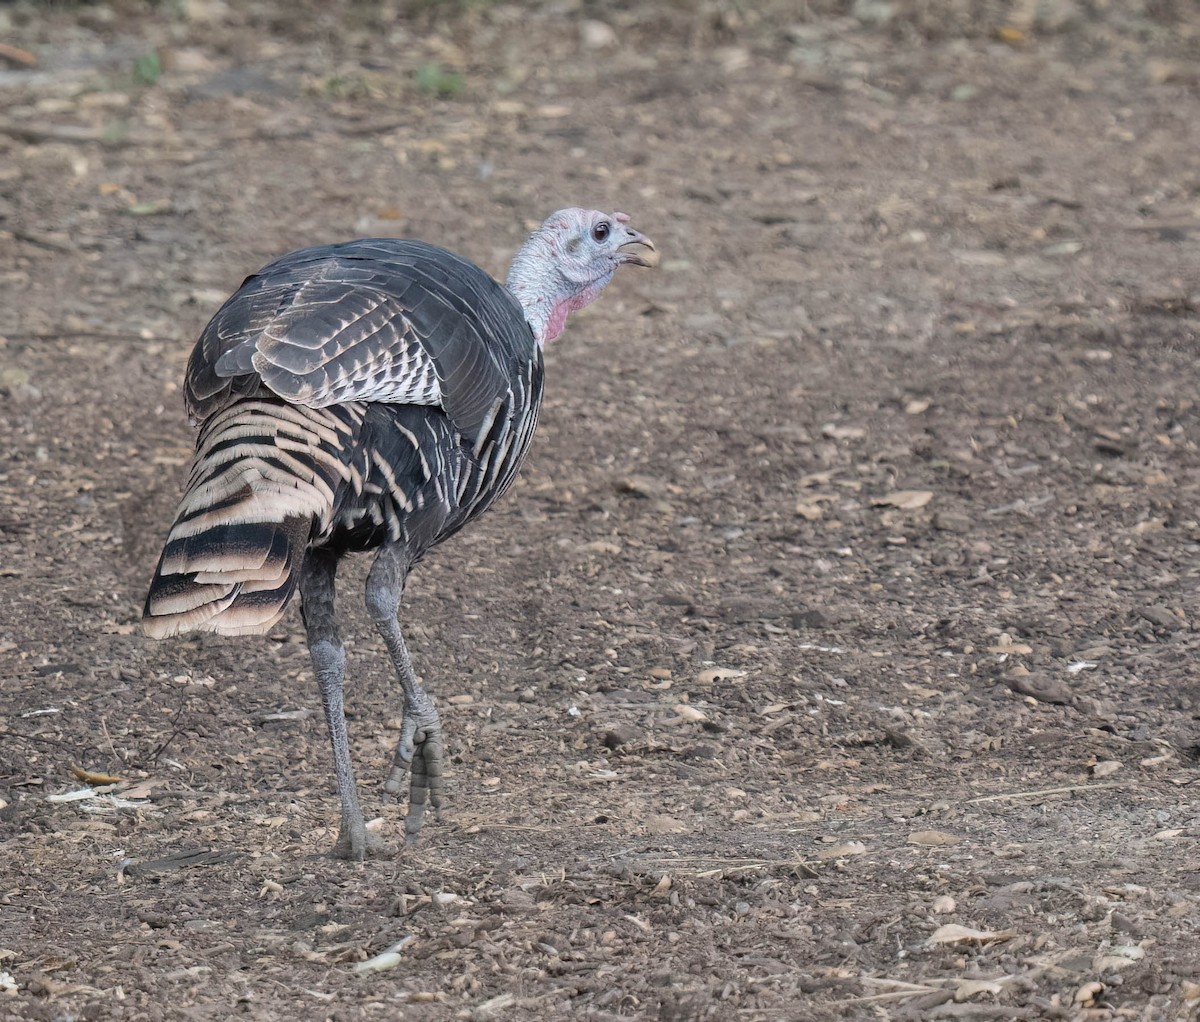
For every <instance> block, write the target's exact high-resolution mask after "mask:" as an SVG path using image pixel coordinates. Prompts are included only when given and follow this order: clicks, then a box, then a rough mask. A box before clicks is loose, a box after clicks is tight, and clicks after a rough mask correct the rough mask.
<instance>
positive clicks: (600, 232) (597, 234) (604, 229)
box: [592, 220, 611, 241]
mask: <svg viewBox="0 0 1200 1022" xmlns="http://www.w3.org/2000/svg"><path fill="white" fill-rule="evenodd" d="M610 230H611V228H610V227H609V226H608V221H607V220H601V221H600V222H599V223H598V224H596V226H595V227H593V228H592V237H593V238H595V239H596V240H597V241H603V240H604V239H605V238H607V237H608V232H609V231H610Z"/></svg>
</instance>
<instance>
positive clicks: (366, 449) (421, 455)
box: [142, 208, 656, 859]
mask: <svg viewBox="0 0 1200 1022" xmlns="http://www.w3.org/2000/svg"><path fill="white" fill-rule="evenodd" d="M655 254H656V253H655V249H654V245H653V243H652V242H651V241H650V240H649V239H648V238H646V237H645V236H644V235H642V234H641V233H640V232H638V231H636V230H634V229H633V228H632V227H631V226H629V217H628V216H627V215H626V214H624V213H602V212H600V211H599V210H585V209H579V208H569V209H562V210H559V211H557V212H556V213H553V214H551V215H550V217H548V218H547V219H546V220H545V221H544V222H543V223H542V225H541V226H540V227H539V228H538V229H537V230H536V231H534V232H533V233H532V234H530V236H529V237H528V239H527V240H526V241H525V243H524V244H523V245H522V246H521V249H520V250H519V251H518V252H517V255H516V257H515V258H514V260H513V264H512V267H511V269H510V271H509V275H508V281H507V284H506V285H505V286H501V285H500V284H499V283H497V282H496V281H494V280H493V279H492V278H491V277H490V276H488V274H486V273H485V272H484V271H483V270H481V269H479V268H478V267H477V266H475V265H474V264H472V263H470V262H468V261H467V260H465V259H462V258H461V257H459V256H456V255H453V254H452V253H450V252H447V251H446V250H445V249H441V248H437V247H436V246H433V245H428V244H425V243H423V242H417V241H402V240H396V239H375V240H365V241H351V242H346V243H344V244H340V245H327V246H322V247H318V248H308V249H303V250H301V251H298V252H293V253H291V254H290V255H286V256H284V257H283V258H281V259H278V260H276V261H275V262H273V263H271V264H269V265H268V266H266V267H264V268H263V269H262V270H260V271H259V272H258V273H256V274H254V275H252V276H250V277H248V278H247V279H246V280H245V282H244V283H243V284H242V286H241V287H240V288H239V289H238V291H237V292H236V293H235V294H234V295H233V297H231V298H230V299H229V300H228V301H227V302H226V303H225V304H224V305H223V306H222V307H221V308H220V310H218V312H217V314H216V315H215V316H213V318H212V320H211V321H210V322H209V324H208V326H206V327H205V329H204V332H203V333H202V334H201V335H200V339H199V341H198V342H197V343H196V347H195V349H194V350H193V352H192V356H191V359H190V361H189V362H188V367H187V373H186V377H185V381H184V396H185V398H186V401H187V408H188V412H189V414H190V415H191V418H192V420H193V422H194V423H195V424H196V425H197V426H198V427H199V435H198V438H197V442H196V453H195V455H194V457H193V459H192V468H191V472H190V474H189V476H188V480H187V484H186V487H185V490H184V495H183V499H182V500H181V501H180V504H179V507H178V509H177V511H176V515H175V521H174V524H173V525H172V526H171V529H170V532H169V533H168V534H167V539H166V543H165V544H164V547H163V552H162V556H161V557H160V558H159V562H158V567H157V569H156V571H155V573H154V577H153V579H152V580H151V582H150V590H149V594H148V596H147V597H146V605H145V609H144V611H143V617H142V623H143V629H144V630H145V631H146V632H147V633H148V634H149V635H152V636H155V637H157V638H165V637H167V636H170V635H175V634H178V633H180V632H188V631H194V630H203V631H210V632H219V633H221V634H225V635H240V634H255V633H262V632H265V631H267V630H268V629H270V628H271V627H272V625H274V624H275V623H276V622H277V621H278V620H279V619H280V617H281V616H282V615H283V613H284V612H285V610H286V608H287V605H288V602H289V601H290V600H291V598H292V597H293V595H296V594H299V597H300V609H301V615H302V617H303V620H304V627H305V633H306V636H307V639H308V648H309V654H310V656H311V658H312V664H313V671H314V674H315V675H316V680H317V685H318V687H319V689H320V692H321V701H322V704H323V707H324V710H325V721H326V724H327V726H328V728H329V737H330V743H331V745H332V747H333V761H334V771H335V774H336V780H337V789H338V795H339V798H340V801H341V809H342V821H341V828H340V830H339V833H338V838H337V841H336V843H335V845H334V849H333V854H335V855H338V856H342V857H345V858H351V859H361V858H363V857H364V855H365V854H366V853H367V851H368V848H369V846H370V845H371V842H370V840H369V835H368V833H367V830H366V825H365V822H364V818H363V813H362V809H361V806H360V804H359V799H358V789H357V786H356V783H355V779H354V769H353V765H352V763H351V757H350V743H349V737H348V733H347V728H346V715H345V706H344V697H343V688H344V683H345V674H346V651H345V647H344V645H343V643H342V640H341V637H340V635H339V631H338V625H337V615H336V612H335V588H336V585H335V583H336V575H337V568H338V562H339V560H340V559H341V558H342V557H343V556H344V555H345V554H346V553H348V552H351V551H359V550H376V551H377V552H376V554H375V560H374V563H373V564H372V566H371V570H370V572H369V574H368V576H367V586H366V606H367V612H368V614H369V615H370V617H371V620H372V622H373V624H374V625H375V627H376V629H377V630H378V632H379V634H380V636H381V637H382V639H383V642H384V645H385V646H386V647H387V650H388V654H389V656H390V657H391V660H392V664H393V666H394V667H395V669H396V678H397V681H398V682H399V687H400V689H401V690H402V692H403V697H404V716H403V723H402V725H401V728H400V740H399V742H398V743H397V745H396V752H395V755H394V757H393V762H392V767H391V772H390V773H389V775H388V777H387V780H386V781H385V783H384V792H385V794H386V795H395V794H398V793H399V792H400V791H401V790H402V787H403V784H404V782H405V781H406V780H407V781H408V782H409V805H408V813H407V815H406V817H405V837H406V840H408V841H410V842H411V841H413V840H415V839H416V836H417V834H418V832H419V831H420V829H421V824H422V820H423V818H424V813H425V808H426V804H427V803H428V804H429V805H430V806H432V807H433V808H434V809H435V810H436V809H438V808H440V806H441V801H442V788H443V782H442V770H443V764H444V762H445V743H444V741H443V738H442V734H443V732H442V724H441V720H440V718H439V716H438V713H437V708H436V706H435V704H434V701H433V699H432V698H431V697H430V696H429V694H428V693H427V692H426V690H425V688H424V687H423V686H422V685H421V684H420V682H419V681H418V680H417V676H416V673H415V672H414V670H413V665H412V659H411V657H410V656H409V653H408V648H407V646H406V644H405V642H404V637H403V634H402V632H401V629H400V624H399V621H398V612H399V609H400V601H401V596H402V594H403V591H404V584H405V580H406V579H407V577H408V573H409V571H410V570H411V569H412V567H413V565H415V564H416V563H417V562H418V561H420V560H421V558H422V557H423V556H424V555H425V554H426V553H427V552H428V551H429V549H430V548H431V547H433V546H436V545H437V544H438V543H441V542H442V541H443V540H445V539H446V538H447V537H449V536H451V535H453V534H454V533H455V532H457V531H458V530H459V529H461V528H462V527H463V526H464V525H466V524H467V523H468V522H469V521H471V519H473V518H474V517H476V516H477V515H479V514H480V513H481V512H483V511H484V510H486V509H487V508H488V507H490V506H491V504H492V503H493V502H494V501H495V500H496V499H497V498H498V497H499V496H500V495H501V494H503V493H504V491H505V490H507V489H508V487H509V486H510V485H511V484H512V482H513V479H514V478H515V477H516V474H517V470H518V469H519V468H520V466H521V462H522V461H523V460H524V458H525V454H526V452H527V451H528V449H529V443H530V440H531V439H532V437H533V431H534V427H535V426H536V424H537V418H538V411H539V409H540V407H541V401H542V377H543V370H542V345H543V344H544V343H545V342H546V341H547V340H552V339H553V338H555V337H557V336H558V335H559V334H560V333H561V332H562V329H563V324H564V323H565V321H566V317H567V314H568V313H569V312H572V311H575V310H578V309H581V308H583V307H584V306H585V305H587V304H589V303H590V302H591V301H592V300H593V299H594V298H595V297H596V296H597V295H598V294H599V293H600V291H601V290H602V289H603V288H604V287H605V286H606V285H607V284H608V282H609V281H610V280H611V279H612V276H613V274H614V273H615V272H616V269H617V267H619V266H620V265H622V264H625V263H631V264H633V265H636V266H651V265H653V263H654V259H655Z"/></svg>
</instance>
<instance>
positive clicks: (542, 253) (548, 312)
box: [505, 231, 615, 347]
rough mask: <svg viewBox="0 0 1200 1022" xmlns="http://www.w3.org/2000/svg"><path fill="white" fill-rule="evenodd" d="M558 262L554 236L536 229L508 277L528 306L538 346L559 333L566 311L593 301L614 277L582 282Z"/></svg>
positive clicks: (514, 291) (518, 297) (510, 287)
mask: <svg viewBox="0 0 1200 1022" xmlns="http://www.w3.org/2000/svg"><path fill="white" fill-rule="evenodd" d="M558 263H559V256H558V253H557V252H556V250H555V244H554V242H553V240H551V239H550V238H548V237H547V236H546V235H545V233H544V232H542V231H534V232H533V234H531V235H530V236H529V240H528V241H526V242H525V244H524V245H522V246H521V250H520V251H519V252H518V253H517V257H516V258H515V259H514V260H513V264H512V269H510V270H509V271H508V279H507V280H506V281H505V286H506V287H507V288H508V290H509V291H510V292H511V293H512V295H513V297H514V298H516V300H517V301H518V302H520V303H521V308H522V309H524V310H525V319H526V321H528V323H529V326H530V328H531V329H532V330H533V336H534V337H535V338H537V342H538V346H539V347H544V346H545V344H546V342H547V341H553V340H554V339H555V338H556V337H558V336H559V335H560V334H561V333H562V332H563V327H564V326H565V325H566V322H567V314H568V313H571V312H575V311H576V310H578V309H582V308H583V307H584V306H585V305H588V304H589V303H590V302H592V301H593V300H594V299H595V297H596V296H597V295H598V294H599V293H600V292H601V291H602V290H604V285H605V284H607V283H608V282H609V281H610V280H612V278H613V273H612V272H611V271H610V272H609V273H608V275H607V276H605V277H602V278H600V279H599V280H594V281H588V282H587V283H583V284H580V283H578V282H576V281H572V280H568V279H567V278H566V277H565V276H563V274H562V272H561V270H560V269H559V265H558ZM614 270H615V267H614Z"/></svg>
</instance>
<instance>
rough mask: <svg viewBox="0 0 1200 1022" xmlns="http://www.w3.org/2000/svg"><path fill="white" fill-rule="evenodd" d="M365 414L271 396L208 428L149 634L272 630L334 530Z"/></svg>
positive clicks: (158, 574)
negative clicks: (303, 568) (313, 549)
mask: <svg viewBox="0 0 1200 1022" xmlns="http://www.w3.org/2000/svg"><path fill="white" fill-rule="evenodd" d="M362 414H363V408H362V406H361V405H339V406H337V407H336V408H327V409H312V408H300V407H297V406H295V405H289V404H286V403H284V402H282V401H280V400H279V399H277V398H274V397H272V396H261V397H255V398H250V399H246V400H243V401H239V402H235V403H234V404H232V405H230V406H229V407H228V408H226V409H223V410H222V411H221V412H219V413H217V414H216V415H214V416H213V417H212V419H210V420H209V421H208V422H207V423H206V424H205V427H204V430H203V432H202V433H201V434H200V437H199V441H198V443H197V446H196V455H195V457H194V459H193V461H192V469H191V473H190V475H189V477H188V482H187V486H186V489H185V491H184V496H183V499H182V500H181V501H180V504H179V508H178V510H177V511H176V514H175V523H174V525H172V527H171V531H170V532H169V533H168V535H167V540H166V543H165V545H164V547H163V552H162V556H161V557H160V559H159V562H158V568H157V569H156V570H155V573H154V578H153V580H152V581H151V583H150V591H149V594H148V595H147V597H146V606H145V609H144V611H143V617H142V628H143V630H144V631H145V632H146V633H147V634H148V635H151V636H154V637H155V638H164V637H166V636H169V635H176V634H178V633H180V632H188V631H209V632H219V633H221V634H222V635H253V634H261V633H263V632H266V631H268V630H270V628H271V627H272V626H273V625H274V624H275V623H276V622H277V621H278V620H279V619H280V618H281V617H282V616H283V613H284V610H285V609H286V607H287V604H288V601H289V600H290V599H291V597H292V595H293V594H294V593H295V591H296V584H297V578H298V572H299V569H300V565H301V563H302V561H303V559H304V555H305V551H306V550H307V548H308V545H309V542H310V541H311V540H312V539H313V538H314V537H316V536H320V535H322V534H324V533H326V532H327V531H328V530H329V528H330V526H331V523H332V520H333V517H334V512H335V502H336V500H337V496H338V491H339V488H340V487H341V485H342V483H344V482H345V481H346V480H348V479H349V478H350V475H351V472H350V468H349V465H348V461H349V458H348V455H347V451H349V450H350V449H351V448H352V445H353V440H354V437H355V436H356V434H357V431H358V429H359V427H360V426H361V422H362Z"/></svg>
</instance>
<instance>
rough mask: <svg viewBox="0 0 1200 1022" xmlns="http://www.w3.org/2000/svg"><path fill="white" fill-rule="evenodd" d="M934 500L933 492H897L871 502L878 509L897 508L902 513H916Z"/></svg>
mask: <svg viewBox="0 0 1200 1022" xmlns="http://www.w3.org/2000/svg"><path fill="white" fill-rule="evenodd" d="M931 500H933V490H896V491H895V492H894V493H889V494H886V495H885V496H882V497H876V498H875V499H874V500H872V501H871V503H872V504H874V505H875V506H876V507H896V508H899V509H900V510H901V511H916V510H917V509H918V508H922V507H924V506H925V505H926V504H928V503H929V502H930V501H931Z"/></svg>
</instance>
